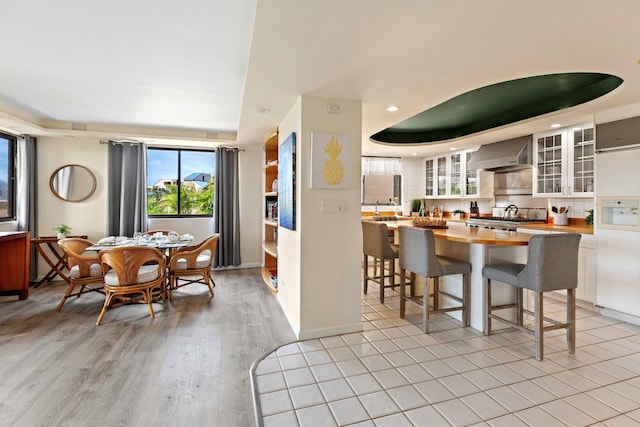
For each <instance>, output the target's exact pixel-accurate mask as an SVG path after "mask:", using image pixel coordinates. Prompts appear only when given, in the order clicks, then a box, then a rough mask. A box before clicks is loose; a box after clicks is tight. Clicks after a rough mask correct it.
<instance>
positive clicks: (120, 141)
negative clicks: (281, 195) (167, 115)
mask: <svg viewBox="0 0 640 427" xmlns="http://www.w3.org/2000/svg"><path fill="white" fill-rule="evenodd" d="M143 143H144V141H136V140H129V139H110V140H104V139H102V140H100V144H116V145H118V144H120V145H122V144H129V145H134V144H143ZM158 147H166V148H188V149H198V148H206V147H184V146H180V145H167V146H164V145H158ZM213 148H214V150H217V149H219V148H229V149H232V150H233V149H236V150H238V151H243V152H244V151H247V150H246V149H245V148H242V147H233V146H226V145H220V146H218V147H213Z"/></svg>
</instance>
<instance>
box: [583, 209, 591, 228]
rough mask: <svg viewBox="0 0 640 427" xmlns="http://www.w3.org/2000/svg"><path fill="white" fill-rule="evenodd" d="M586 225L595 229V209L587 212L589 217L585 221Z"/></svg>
mask: <svg viewBox="0 0 640 427" xmlns="http://www.w3.org/2000/svg"><path fill="white" fill-rule="evenodd" d="M584 223H585V224H586V225H587V227H593V209H588V210H587V216H586V217H585V219H584Z"/></svg>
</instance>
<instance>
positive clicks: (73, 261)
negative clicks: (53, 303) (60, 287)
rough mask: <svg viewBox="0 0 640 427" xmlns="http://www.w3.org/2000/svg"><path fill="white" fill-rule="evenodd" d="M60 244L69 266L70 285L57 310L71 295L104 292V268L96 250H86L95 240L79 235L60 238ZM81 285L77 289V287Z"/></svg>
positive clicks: (77, 295) (58, 309)
mask: <svg viewBox="0 0 640 427" xmlns="http://www.w3.org/2000/svg"><path fill="white" fill-rule="evenodd" d="M58 246H60V249H62V252H64V254H65V257H66V262H67V267H68V268H69V286H67V291H66V292H65V294H64V296H63V297H62V299H61V300H60V303H59V304H58V308H57V309H56V311H60V310H61V309H62V306H63V305H64V303H65V302H66V301H67V299H69V298H71V297H78V298H79V297H80V296H81V295H83V294H86V293H89V292H100V293H102V294H104V290H103V284H104V282H103V277H102V269H101V268H100V260H99V259H98V254H97V253H96V252H85V251H86V249H87V248H88V247H89V246H93V242H91V241H90V240H87V239H81V238H77V237H72V238H66V239H60V240H58ZM78 286H79V287H80V289H79V290H77V291H76V287H78Z"/></svg>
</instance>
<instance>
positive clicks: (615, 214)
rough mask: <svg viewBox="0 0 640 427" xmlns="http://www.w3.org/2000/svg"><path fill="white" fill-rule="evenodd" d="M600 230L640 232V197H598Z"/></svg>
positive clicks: (597, 218)
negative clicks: (639, 208) (639, 214)
mask: <svg viewBox="0 0 640 427" xmlns="http://www.w3.org/2000/svg"><path fill="white" fill-rule="evenodd" d="M596 204H597V208H598V210H597V215H596V220H597V222H598V228H608V229H614V230H629V231H640V219H639V218H638V206H639V205H640V197H628V196H627V197H624V196H623V197H598V198H597V203H596Z"/></svg>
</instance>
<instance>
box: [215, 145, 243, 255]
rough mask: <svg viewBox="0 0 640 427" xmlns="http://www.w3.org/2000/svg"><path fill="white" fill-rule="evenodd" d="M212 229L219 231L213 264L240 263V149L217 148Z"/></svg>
mask: <svg viewBox="0 0 640 427" xmlns="http://www.w3.org/2000/svg"><path fill="white" fill-rule="evenodd" d="M215 179H216V182H215V185H216V189H215V196H214V209H215V212H214V215H213V231H214V233H220V240H218V249H217V250H216V255H215V259H214V264H213V265H214V267H226V266H230V265H240V190H239V179H238V149H237V148H227V147H219V148H218V149H217V151H216V178H215Z"/></svg>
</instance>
